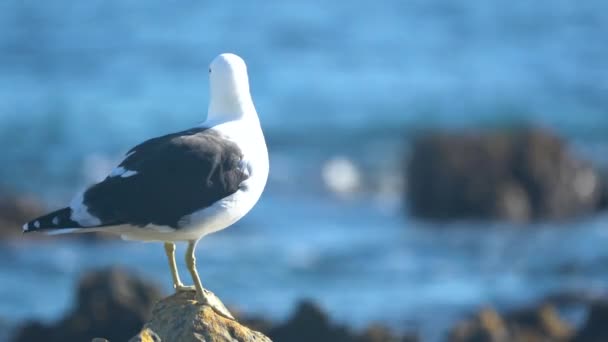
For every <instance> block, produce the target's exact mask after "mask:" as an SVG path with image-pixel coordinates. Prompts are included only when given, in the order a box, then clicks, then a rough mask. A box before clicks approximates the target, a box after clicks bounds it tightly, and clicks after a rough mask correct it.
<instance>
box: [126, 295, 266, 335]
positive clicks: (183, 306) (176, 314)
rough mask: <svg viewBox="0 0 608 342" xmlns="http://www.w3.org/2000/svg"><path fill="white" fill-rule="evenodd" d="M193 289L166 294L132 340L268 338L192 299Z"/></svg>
mask: <svg viewBox="0 0 608 342" xmlns="http://www.w3.org/2000/svg"><path fill="white" fill-rule="evenodd" d="M194 296H195V293H194V292H182V293H177V294H174V295H172V296H169V297H167V298H165V299H163V300H161V301H160V302H158V303H157V304H156V305H154V309H153V310H152V319H151V320H150V321H149V322H147V323H146V324H145V326H144V328H143V330H142V331H141V332H140V333H139V334H138V335H137V336H135V337H134V338H133V339H131V341H142V342H143V341H159V340H160V341H171V342H191V341H192V342H195V341H196V342H203V341H204V342H224V341H225V342H254V341H255V342H264V341H270V339H269V338H268V337H266V336H264V335H263V334H262V333H259V332H257V331H253V330H250V329H249V328H247V327H245V326H243V325H241V324H240V323H239V322H237V321H235V320H232V319H229V318H226V317H224V316H223V315H220V314H218V313H217V312H216V311H215V310H214V309H212V308H211V307H210V306H207V305H203V304H199V303H197V302H196V301H195V300H194Z"/></svg>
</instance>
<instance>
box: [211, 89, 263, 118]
mask: <svg viewBox="0 0 608 342" xmlns="http://www.w3.org/2000/svg"><path fill="white" fill-rule="evenodd" d="M235 120H253V121H256V122H259V119H258V115H257V112H256V110H255V106H254V105H253V100H252V99H251V94H250V93H249V92H248V91H247V92H233V93H228V94H213V93H212V94H211V100H210V101H209V110H208V112H207V120H206V121H205V123H213V124H220V123H223V122H228V121H235Z"/></svg>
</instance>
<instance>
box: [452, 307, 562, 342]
mask: <svg viewBox="0 0 608 342" xmlns="http://www.w3.org/2000/svg"><path fill="white" fill-rule="evenodd" d="M572 335H573V329H572V328H571V327H570V325H569V324H568V323H566V322H564V321H562V320H561V319H560V318H559V316H558V314H557V312H556V310H555V309H554V307H553V306H551V305H548V304H544V305H541V306H540V307H538V308H533V309H526V310H520V311H516V312H513V313H510V314H508V315H505V316H501V315H499V314H498V313H497V312H496V311H494V310H493V309H484V310H481V311H480V312H479V313H478V314H477V315H476V316H475V317H473V318H471V319H468V320H465V321H463V322H460V323H458V324H457V325H456V326H455V327H454V328H453V329H452V331H451V333H450V336H449V341H452V342H473V341H487V342H503V341H504V342H535V341H539V342H540V341H569V339H570V338H571V337H572Z"/></svg>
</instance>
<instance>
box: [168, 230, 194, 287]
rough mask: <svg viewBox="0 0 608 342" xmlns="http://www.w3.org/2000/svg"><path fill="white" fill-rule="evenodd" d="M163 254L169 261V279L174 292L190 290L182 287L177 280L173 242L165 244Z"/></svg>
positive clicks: (180, 282)
mask: <svg viewBox="0 0 608 342" xmlns="http://www.w3.org/2000/svg"><path fill="white" fill-rule="evenodd" d="M165 253H166V254H167V259H168V260H169V268H170V269H171V277H172V278H173V288H174V289H175V291H188V290H192V289H193V288H191V287H188V286H184V284H182V281H181V280H180V279H179V272H178V271H177V264H176V263H175V244H174V243H173V242H165Z"/></svg>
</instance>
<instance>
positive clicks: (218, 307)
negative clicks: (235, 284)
mask: <svg viewBox="0 0 608 342" xmlns="http://www.w3.org/2000/svg"><path fill="white" fill-rule="evenodd" d="M196 300H197V301H198V302H199V303H201V304H204V305H208V306H210V307H211V308H212V309H213V311H215V312H216V313H218V314H220V315H222V316H224V317H226V318H228V319H231V320H234V316H232V314H231V313H230V311H228V309H227V308H226V306H225V305H224V303H222V301H221V300H220V299H219V298H217V296H216V295H215V294H214V293H213V292H211V291H208V290H206V289H203V291H202V293H198V292H197V293H196Z"/></svg>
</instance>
